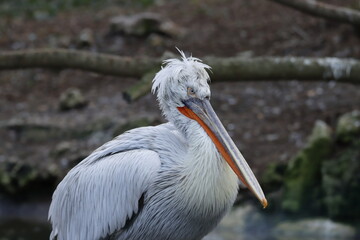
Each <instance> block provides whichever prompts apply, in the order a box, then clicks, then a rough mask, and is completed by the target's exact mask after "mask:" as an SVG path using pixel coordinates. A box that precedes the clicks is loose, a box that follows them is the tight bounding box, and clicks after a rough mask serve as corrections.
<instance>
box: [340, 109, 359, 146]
mask: <svg viewBox="0 0 360 240" xmlns="http://www.w3.org/2000/svg"><path fill="white" fill-rule="evenodd" d="M359 133H360V111H352V112H349V113H346V114H344V115H342V116H341V117H340V118H339V120H338V123H337V126H336V136H337V139H338V140H339V141H341V142H345V143H346V142H351V141H352V139H353V138H354V136H356V135H357V134H359Z"/></svg>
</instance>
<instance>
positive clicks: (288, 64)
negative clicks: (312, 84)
mask: <svg viewBox="0 0 360 240" xmlns="http://www.w3.org/2000/svg"><path fill="white" fill-rule="evenodd" d="M203 60H204V62H205V63H207V64H209V65H210V66H211V67H212V72H213V74H211V78H212V81H213V82H220V81H250V80H260V81H261V80H272V81H278V80H292V79H297V80H301V81H330V80H336V81H338V82H344V83H353V84H360V61H358V60H355V59H339V58H303V57H255V58H242V57H232V58H218V57H204V58H203ZM160 64H161V59H158V58H147V57H137V58H135V57H134V58H131V57H119V56H114V55H109V54H100V53H89V52H84V51H77V50H64V49H52V50H50V49H37V50H24V51H13V52H0V70H9V69H22V68H57V69H67V68H71V69H80V70H84V71H92V72H97V73H101V74H108V75H115V76H123V77H135V78H141V77H143V76H144V75H145V74H148V73H150V72H153V71H154V70H155V71H156V70H159V69H160ZM144 79H145V77H144ZM141 84H143V83H141ZM149 86H150V85H149Z"/></svg>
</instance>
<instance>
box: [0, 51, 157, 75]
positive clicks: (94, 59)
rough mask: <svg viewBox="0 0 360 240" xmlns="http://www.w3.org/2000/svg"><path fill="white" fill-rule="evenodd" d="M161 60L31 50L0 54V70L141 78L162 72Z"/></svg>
mask: <svg viewBox="0 0 360 240" xmlns="http://www.w3.org/2000/svg"><path fill="white" fill-rule="evenodd" d="M160 64H161V61H160V60H154V59H151V58H146V57H141V58H135V57H134V58H131V57H120V56H116V55H110V54H103V53H92V52H87V51H79V50H67V49H32V50H23V51H8V52H0V70H11V69H22V68H54V69H67V68H71V69H79V70H84V71H91V72H96V73H101V74H106V75H115V76H122V77H139V78H140V77H141V76H142V75H143V74H144V72H148V71H150V70H151V69H154V68H159V67H160Z"/></svg>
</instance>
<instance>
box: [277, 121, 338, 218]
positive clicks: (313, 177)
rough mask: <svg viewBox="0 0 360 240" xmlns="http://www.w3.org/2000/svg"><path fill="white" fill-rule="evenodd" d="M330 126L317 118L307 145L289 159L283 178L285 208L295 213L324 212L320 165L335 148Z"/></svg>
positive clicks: (283, 204) (283, 202)
mask: <svg viewBox="0 0 360 240" xmlns="http://www.w3.org/2000/svg"><path fill="white" fill-rule="evenodd" d="M332 146H333V140H332V135H331V130H330V128H329V127H328V126H327V125H326V124H325V123H324V122H322V121H317V122H316V124H315V126H314V129H313V131H312V134H311V136H310V138H309V140H308V143H307V145H306V147H305V148H304V149H303V150H301V151H300V152H299V153H298V154H297V155H296V156H295V157H294V158H293V159H292V160H291V161H290V162H289V165H288V168H287V170H286V173H285V177H284V184H285V189H284V196H283V201H282V208H283V210H285V211H288V212H292V213H305V212H304V209H306V211H308V212H311V213H313V214H316V213H321V212H322V211H323V205H322V200H321V199H322V198H321V195H322V193H321V191H322V189H321V166H322V162H323V160H324V159H325V158H327V157H328V155H329V153H330V152H331V150H332Z"/></svg>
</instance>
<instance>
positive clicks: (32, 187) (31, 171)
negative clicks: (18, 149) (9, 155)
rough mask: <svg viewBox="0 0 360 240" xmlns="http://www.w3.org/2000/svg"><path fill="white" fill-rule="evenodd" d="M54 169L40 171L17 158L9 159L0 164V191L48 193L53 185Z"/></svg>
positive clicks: (19, 193) (16, 194)
mask: <svg viewBox="0 0 360 240" xmlns="http://www.w3.org/2000/svg"><path fill="white" fill-rule="evenodd" d="M56 181H57V176H56V171H54V169H52V170H51V171H40V170H39V169H37V168H36V167H35V166H31V165H29V164H26V163H22V162H20V161H19V160H9V161H6V162H3V163H2V164H1V166H0V192H2V193H5V194H8V195H12V196H19V195H22V196H25V195H28V194H29V195H32V194H34V193H49V192H50V191H48V190H49V188H50V189H51V188H53V187H54V186H55V182H56Z"/></svg>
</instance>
